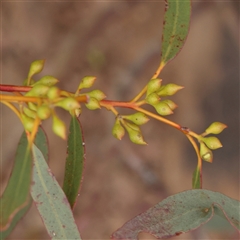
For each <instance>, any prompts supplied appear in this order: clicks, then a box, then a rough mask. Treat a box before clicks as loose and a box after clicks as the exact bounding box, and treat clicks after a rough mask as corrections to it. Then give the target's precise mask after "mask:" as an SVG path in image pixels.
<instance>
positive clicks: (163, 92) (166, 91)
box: [157, 83, 183, 97]
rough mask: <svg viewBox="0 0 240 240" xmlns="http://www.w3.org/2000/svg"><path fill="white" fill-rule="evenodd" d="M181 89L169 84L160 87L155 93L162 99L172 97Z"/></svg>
mask: <svg viewBox="0 0 240 240" xmlns="http://www.w3.org/2000/svg"><path fill="white" fill-rule="evenodd" d="M181 89H183V87H182V86H179V85H177V84H174V83H169V84H167V85H164V86H162V87H161V88H160V90H159V91H158V92H157V94H158V95H159V96H162V97H164V96H171V95H174V94H175V93H176V92H178V91H179V90H181Z"/></svg>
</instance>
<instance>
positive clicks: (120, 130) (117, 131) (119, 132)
mask: <svg viewBox="0 0 240 240" xmlns="http://www.w3.org/2000/svg"><path fill="white" fill-rule="evenodd" d="M112 134H113V136H114V137H115V138H117V139H119V140H121V139H122V137H123V136H124V134H125V129H124V127H123V126H122V125H121V123H120V121H119V119H116V121H115V123H114V126H113V129H112Z"/></svg>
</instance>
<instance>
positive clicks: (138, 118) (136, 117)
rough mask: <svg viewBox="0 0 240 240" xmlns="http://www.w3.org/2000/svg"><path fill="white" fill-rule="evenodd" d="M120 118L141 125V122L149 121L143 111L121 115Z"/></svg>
mask: <svg viewBox="0 0 240 240" xmlns="http://www.w3.org/2000/svg"><path fill="white" fill-rule="evenodd" d="M122 118H123V119H127V120H130V121H132V122H133V123H135V124H137V125H142V124H145V123H147V122H148V121H149V118H148V117H147V116H146V115H145V114H144V113H141V112H137V113H134V114H131V115H126V116H122Z"/></svg>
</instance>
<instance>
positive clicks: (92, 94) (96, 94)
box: [87, 90, 106, 101]
mask: <svg viewBox="0 0 240 240" xmlns="http://www.w3.org/2000/svg"><path fill="white" fill-rule="evenodd" d="M87 95H89V96H90V97H93V98H95V99H97V100H98V101H101V100H103V99H104V98H106V95H105V94H104V93H103V92H102V91H100V90H93V91H91V92H89V93H87Z"/></svg>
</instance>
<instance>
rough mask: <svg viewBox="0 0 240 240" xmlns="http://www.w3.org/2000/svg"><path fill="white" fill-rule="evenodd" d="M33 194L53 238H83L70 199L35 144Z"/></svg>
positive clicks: (33, 150) (33, 148) (33, 149)
mask: <svg viewBox="0 0 240 240" xmlns="http://www.w3.org/2000/svg"><path fill="white" fill-rule="evenodd" d="M32 154H33V163H34V165H33V181H34V184H33V185H32V189H31V195H32V198H33V200H34V203H35V204H36V207H37V209H38V211H39V213H40V216H41V218H42V220H43V223H44V225H45V227H46V229H47V232H48V234H49V236H50V237H51V238H52V239H81V237H80V234H79V232H78V228H77V225H76V223H75V221H74V217H73V213H72V211H71V207H70V205H69V203H68V200H67V198H66V196H65V194H64V192H63V190H62V189H61V187H60V186H59V184H58V182H57V180H56V179H55V177H54V175H53V174H52V172H51V170H50V169H49V167H48V165H47V163H46V161H45V159H44V157H43V154H42V153H41V151H40V150H39V149H38V148H37V147H36V146H35V145H33V147H32Z"/></svg>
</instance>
